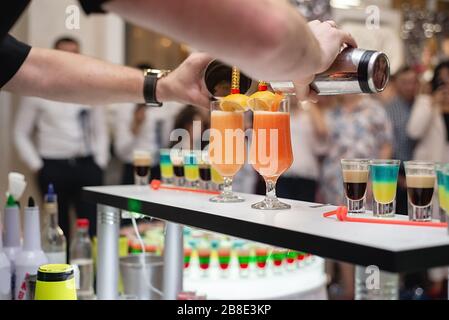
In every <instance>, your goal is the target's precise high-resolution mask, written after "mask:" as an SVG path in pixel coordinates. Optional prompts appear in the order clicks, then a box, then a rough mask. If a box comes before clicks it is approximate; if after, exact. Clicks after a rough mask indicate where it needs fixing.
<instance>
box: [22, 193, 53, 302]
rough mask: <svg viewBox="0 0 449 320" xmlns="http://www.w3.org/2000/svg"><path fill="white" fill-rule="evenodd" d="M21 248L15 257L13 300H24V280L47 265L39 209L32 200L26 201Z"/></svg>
mask: <svg viewBox="0 0 449 320" xmlns="http://www.w3.org/2000/svg"><path fill="white" fill-rule="evenodd" d="M24 219H25V221H24V234H23V248H22V251H21V252H20V253H19V254H18V255H17V257H16V288H15V293H14V296H15V299H16V300H25V299H26V291H27V286H26V280H27V276H29V275H37V270H38V269H39V267H40V266H41V265H44V264H47V263H48V259H47V257H46V256H45V253H44V251H42V247H41V232H40V223H39V207H37V206H36V205H35V203H34V199H33V198H31V197H30V198H29V199H28V207H26V208H25V213H24Z"/></svg>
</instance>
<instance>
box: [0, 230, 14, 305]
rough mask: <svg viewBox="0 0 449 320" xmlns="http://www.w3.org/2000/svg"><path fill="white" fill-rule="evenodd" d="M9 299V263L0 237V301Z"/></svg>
mask: <svg viewBox="0 0 449 320" xmlns="http://www.w3.org/2000/svg"><path fill="white" fill-rule="evenodd" d="M0 227H1V225H0ZM11 298H12V296H11V263H10V262H9V259H8V257H7V256H6V254H5V252H4V251H3V240H2V237H1V236H0V300H11Z"/></svg>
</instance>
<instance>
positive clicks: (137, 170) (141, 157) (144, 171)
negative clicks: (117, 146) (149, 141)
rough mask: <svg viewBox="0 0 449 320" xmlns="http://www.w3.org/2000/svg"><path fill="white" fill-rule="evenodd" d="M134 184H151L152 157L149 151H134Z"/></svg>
mask: <svg viewBox="0 0 449 320" xmlns="http://www.w3.org/2000/svg"><path fill="white" fill-rule="evenodd" d="M133 165H134V183H135V184H137V185H147V184H148V183H149V182H150V166H151V155H150V153H149V152H147V151H140V150H138V151H134V153H133Z"/></svg>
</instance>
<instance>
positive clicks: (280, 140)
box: [250, 99, 293, 210]
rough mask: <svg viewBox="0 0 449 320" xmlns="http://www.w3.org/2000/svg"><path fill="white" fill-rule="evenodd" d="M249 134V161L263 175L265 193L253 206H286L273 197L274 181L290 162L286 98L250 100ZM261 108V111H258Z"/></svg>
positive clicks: (262, 207) (291, 160)
mask: <svg viewBox="0 0 449 320" xmlns="http://www.w3.org/2000/svg"><path fill="white" fill-rule="evenodd" d="M252 105H253V106H255V107H256V108H255V109H254V119H253V135H252V142H251V149H250V163H251V164H252V166H253V167H254V169H256V171H257V172H259V174H260V175H261V176H262V177H263V178H264V180H265V183H266V186H267V192H266V197H265V199H264V200H263V201H262V202H259V203H256V204H254V205H252V207H253V208H255V209H268V210H277V209H289V208H290V205H288V204H285V203H282V202H280V201H279V200H278V199H277V197H276V181H277V179H278V178H279V176H280V175H281V174H282V173H283V172H284V171H286V170H287V169H288V168H290V166H291V164H292V162H293V153H292V145H291V138H290V113H289V100H288V99H282V100H280V101H275V100H273V101H270V100H268V101H266V100H265V101H263V102H257V101H256V102H253V104H252ZM260 109H263V110H260Z"/></svg>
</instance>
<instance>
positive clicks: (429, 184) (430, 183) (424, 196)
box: [407, 176, 435, 207]
mask: <svg viewBox="0 0 449 320" xmlns="http://www.w3.org/2000/svg"><path fill="white" fill-rule="evenodd" d="M434 185H435V177H434V176H409V177H407V193H408V197H409V199H410V203H411V204H413V205H414V206H417V207H426V206H428V205H429V204H430V203H431V202H432V198H433V192H434Z"/></svg>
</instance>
